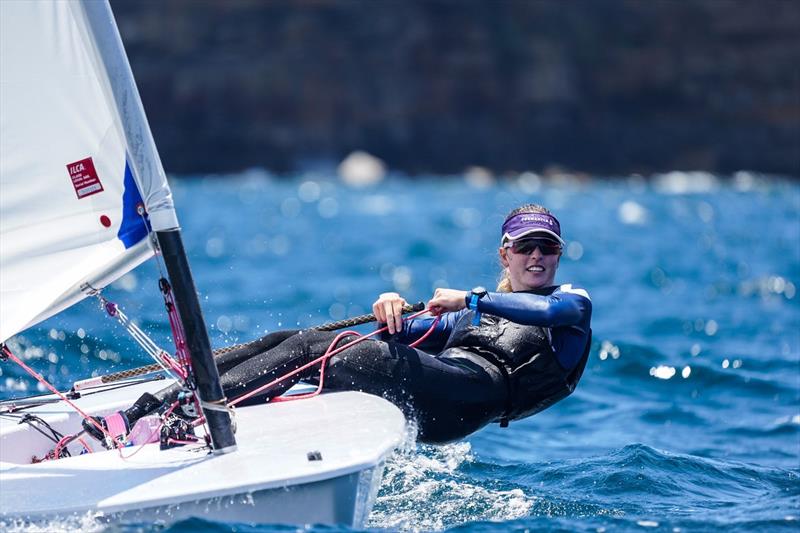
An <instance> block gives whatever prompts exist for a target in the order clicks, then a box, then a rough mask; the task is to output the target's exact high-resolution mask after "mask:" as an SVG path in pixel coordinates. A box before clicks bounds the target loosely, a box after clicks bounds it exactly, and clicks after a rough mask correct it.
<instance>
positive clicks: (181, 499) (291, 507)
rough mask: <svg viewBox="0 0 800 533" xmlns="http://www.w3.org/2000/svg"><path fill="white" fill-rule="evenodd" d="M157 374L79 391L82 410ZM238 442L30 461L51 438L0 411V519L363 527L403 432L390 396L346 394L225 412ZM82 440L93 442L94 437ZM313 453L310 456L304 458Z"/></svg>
mask: <svg viewBox="0 0 800 533" xmlns="http://www.w3.org/2000/svg"><path fill="white" fill-rule="evenodd" d="M166 383H167V382H165V381H158V382H151V383H147V384H142V385H137V386H134V387H126V388H124V389H120V390H116V391H108V392H103V393H102V394H97V395H91V396H85V397H83V398H81V399H79V400H78V401H77V402H76V403H77V404H78V405H79V406H80V407H81V408H82V409H84V410H85V411H87V412H89V413H90V414H99V413H108V412H111V411H114V410H117V409H122V408H125V407H127V406H129V405H130V404H131V402H132V401H133V400H134V399H135V398H137V397H138V395H139V394H141V393H142V392H144V391H145V390H149V391H154V390H158V389H159V388H161V387H163V386H165V384H166ZM24 412H25V413H30V414H34V415H36V416H39V417H41V418H42V419H44V420H47V421H48V423H49V424H50V425H51V427H53V428H54V429H56V430H57V431H60V432H62V433H65V434H68V433H74V432H76V430H77V428H78V427H79V426H80V419H79V417H78V415H77V414H76V413H74V412H72V411H71V410H70V408H69V407H68V406H63V405H62V404H60V403H59V404H51V405H45V406H40V407H36V408H32V409H26V410H25V411H24ZM236 413H237V414H236V423H237V426H238V431H237V434H236V437H237V443H238V449H237V451H236V452H233V453H229V454H223V455H210V454H208V453H207V450H206V449H205V448H203V447H201V446H199V445H190V446H183V447H178V448H173V449H170V450H164V451H162V450H159V445H158V444H148V445H145V446H144V447H142V448H141V449H139V447H129V448H125V449H124V450H123V451H122V453H121V454H120V453H119V452H118V451H101V452H96V453H92V454H85V455H77V454H78V453H79V451H80V448H81V447H80V446H78V445H72V446H70V451H71V452H72V453H73V457H70V458H65V459H60V460H58V461H47V462H43V463H37V464H30V459H31V456H32V455H36V456H41V455H43V454H44V453H46V452H47V451H48V450H49V449H52V447H53V443H52V442H51V441H49V440H48V439H46V438H44V437H43V436H42V435H41V434H40V433H39V432H37V431H35V430H33V429H32V428H31V427H30V426H29V425H28V424H19V423H18V419H16V420H15V419H12V418H9V417H8V416H3V417H2V418H0V461H2V463H0V516H1V517H2V518H3V519H4V520H9V519H12V520H16V519H22V520H25V521H31V522H39V521H41V520H50V519H62V518H70V517H74V516H78V517H82V516H85V515H87V514H89V515H91V516H96V517H97V518H98V519H100V520H110V521H118V520H124V521H128V520H133V521H141V520H143V519H145V520H148V521H150V520H163V521H165V522H172V521H175V520H180V519H183V518H188V517H191V516H198V517H203V518H206V519H209V520H221V521H236V522H252V523H292V524H305V523H324V524H345V525H349V526H355V527H359V526H361V525H363V523H364V521H365V520H366V518H367V516H368V514H369V511H370V509H371V507H372V503H373V502H374V498H375V494H376V493H377V489H378V486H379V484H380V479H381V476H382V472H383V463H384V461H385V459H386V458H387V456H388V455H389V454H391V453H392V451H393V450H394V448H395V447H397V445H398V444H399V443H400V442H401V440H402V438H403V436H404V432H405V419H404V418H403V415H402V413H400V411H399V410H398V409H397V408H396V407H394V406H393V405H392V404H390V403H389V402H387V401H385V400H383V399H381V398H378V397H375V396H369V395H366V394H362V393H357V392H342V393H332V394H324V395H320V396H317V397H315V398H312V399H307V400H300V401H295V402H285V403H277V404H272V405H258V406H252V407H244V408H239V409H237V411H236ZM90 444H91V445H92V446H93V447H94V448H95V450H97V449H99V443H96V442H94V441H92V442H90ZM310 452H319V455H321V457H322V459H321V460H310V459H309V453H310Z"/></svg>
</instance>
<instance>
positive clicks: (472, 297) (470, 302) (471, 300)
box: [464, 287, 489, 310]
mask: <svg viewBox="0 0 800 533" xmlns="http://www.w3.org/2000/svg"><path fill="white" fill-rule="evenodd" d="M488 292H489V291H487V290H486V289H485V288H483V287H475V288H474V289H472V291H471V292H470V293H469V294H467V296H466V298H465V299H464V300H465V301H466V304H467V308H468V309H473V310H477V309H478V300H480V299H481V298H483V297H484V296H486V294H487V293H488Z"/></svg>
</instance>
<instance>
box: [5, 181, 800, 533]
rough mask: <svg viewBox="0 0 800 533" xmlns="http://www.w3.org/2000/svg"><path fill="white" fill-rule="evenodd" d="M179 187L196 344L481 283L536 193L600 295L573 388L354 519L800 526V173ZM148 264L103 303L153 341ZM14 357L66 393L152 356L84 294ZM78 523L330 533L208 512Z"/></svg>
mask: <svg viewBox="0 0 800 533" xmlns="http://www.w3.org/2000/svg"><path fill="white" fill-rule="evenodd" d="M173 189H174V195H175V199H176V202H177V205H178V214H179V217H180V220H181V222H182V225H183V226H184V239H185V242H186V245H187V248H188V253H189V257H190V261H191V263H192V267H193V271H194V276H195V281H196V283H197V286H198V288H199V290H200V292H201V294H202V303H203V306H204V312H205V315H206V319H207V322H208V323H209V325H210V333H211V336H212V344H213V345H214V347H221V346H224V345H227V344H230V343H235V342H244V341H247V340H250V339H253V338H255V337H258V336H260V335H262V334H264V333H265V332H268V331H274V330H277V329H281V328H287V327H292V328H294V327H298V326H300V327H305V326H311V325H315V324H319V323H322V322H326V321H329V320H332V319H339V318H343V317H345V316H351V315H357V314H361V313H364V312H367V311H368V310H369V308H370V307H371V303H372V301H373V300H374V299H375V297H376V295H377V294H379V293H380V292H385V291H388V290H397V291H399V292H401V293H402V294H404V295H405V296H406V297H407V299H408V300H409V301H418V300H427V299H428V298H429V297H430V295H431V294H432V291H433V289H434V288H436V287H443V286H447V287H455V288H465V289H468V288H471V287H472V286H475V285H485V286H491V285H493V284H494V283H495V282H496V280H497V276H498V274H499V265H498V262H497V258H496V248H497V243H498V239H499V226H500V224H501V223H502V220H503V218H504V215H505V214H506V213H507V212H508V211H509V210H510V209H512V208H514V207H516V206H517V205H519V204H522V203H526V202H530V201H533V202H538V203H542V204H544V205H546V206H548V207H549V208H550V209H551V210H553V211H554V212H555V214H556V215H557V216H558V217H559V218H560V220H561V222H562V227H563V229H564V234H565V237H566V240H567V242H568V247H567V248H566V251H565V254H564V257H563V258H562V261H561V266H560V269H559V274H558V277H557V281H560V282H571V283H574V284H578V285H581V286H584V287H586V288H587V289H588V291H589V292H590V294H591V296H592V300H593V304H594V317H593V329H594V346H593V349H592V352H591V357H590V360H589V363H588V365H587V368H586V372H585V374H584V377H583V380H582V381H581V383H580V385H579V387H578V389H577V390H576V392H575V393H574V394H573V395H572V396H571V397H569V398H568V399H566V400H564V401H563V402H561V403H560V404H558V405H556V406H555V407H553V408H551V409H550V410H548V411H545V412H544V413H541V414H539V415H536V416H535V417H532V418H529V419H526V420H523V421H519V422H513V423H512V424H511V426H510V427H509V428H507V429H501V428H499V427H497V426H492V427H488V428H485V429H483V430H481V431H479V432H477V433H476V434H474V435H472V436H470V437H469V438H467V439H465V440H464V441H462V442H458V443H455V444H451V445H447V446H441V447H433V446H422V445H415V444H414V443H413V442H408V443H406V446H405V447H404V449H403V450H401V452H400V453H398V454H397V455H395V457H393V458H392V459H391V461H390V462H389V464H388V466H387V471H386V474H385V478H384V482H383V485H382V487H381V490H380V493H379V495H378V500H377V503H376V505H375V508H374V510H373V512H372V514H371V516H370V518H369V522H368V524H367V526H368V528H369V529H370V530H375V531H396V530H421V531H429V530H432V531H438V530H450V531H459V532H460V531H464V532H483V531H512V530H513V531H526V530H530V531H596V532H602V531H645V532H646V531H671V532H675V531H706V530H708V531H710V530H718V529H723V528H724V529H725V530H728V531H753V530H759V531H763V530H787V531H789V530H791V531H797V530H798V526H799V525H800V522H798V520H800V295H799V294H798V285H800V185H798V183H797V182H793V181H790V180H784V179H778V178H765V177H762V176H757V175H752V174H749V173H739V174H737V175H735V176H733V177H726V178H720V177H716V176H712V175H708V174H699V173H695V174H682V173H671V174H666V175H662V176H656V177H653V178H652V179H647V180H645V179H643V178H640V177H632V178H626V179H617V180H602V179H590V178H586V177H576V176H557V177H554V178H551V179H543V178H540V177H539V176H536V175H533V174H524V175H522V176H515V177H509V178H498V179H491V178H489V177H487V176H484V175H481V174H479V173H473V174H471V175H470V176H466V177H465V176H450V177H420V178H415V179H410V178H404V177H402V176H390V177H389V178H387V179H386V180H384V181H383V182H382V183H380V184H378V185H375V186H372V187H368V188H362V189H354V188H349V187H346V186H344V185H342V184H341V183H339V181H338V180H337V179H336V177H335V175H334V173H333V172H324V171H316V172H309V173H306V174H302V175H296V176H290V177H280V178H278V177H275V176H271V175H269V174H267V173H265V172H261V171H250V172H246V173H243V174H240V175H235V176H209V177H194V178H182V179H174V180H173ZM157 273H158V271H157V267H156V265H155V263H153V262H150V263H148V264H146V265H144V266H143V267H141V268H139V269H137V270H136V271H134V272H133V273H131V274H128V275H126V276H125V277H123V278H122V279H120V280H119V281H118V282H116V283H115V284H114V286H113V287H111V288H110V289H109V290H108V291H107V294H106V295H107V296H108V297H109V298H111V299H112V300H114V301H116V302H118V303H119V304H120V305H121V306H122V307H123V309H125V311H126V313H127V314H128V315H129V316H131V317H135V318H136V319H137V320H138V321H139V323H140V324H141V325H142V327H143V328H144V329H146V330H147V331H148V332H149V333H150V334H151V335H152V336H153V337H154V338H156V339H157V340H158V341H159V342H160V343H161V344H162V345H165V346H166V345H168V336H169V330H168V326H167V325H166V323H165V317H164V314H163V307H162V305H161V304H160V300H159V296H158V292H157V288H156V286H155V281H154V279H155V277H156V276H157ZM13 346H14V348H15V349H16V351H17V352H20V353H22V354H24V355H25V356H26V357H27V360H28V363H29V364H32V365H33V366H34V367H35V368H36V369H37V370H39V371H40V372H42V373H44V374H45V375H46V376H47V377H48V378H49V379H50V380H52V382H53V383H55V384H56V385H57V386H59V387H61V388H68V387H69V386H70V384H71V383H72V381H73V380H74V379H76V378H81V377H85V376H87V375H89V374H92V373H98V372H111V371H116V370H121V369H123V368H128V367H132V366H138V365H141V364H146V363H147V362H148V360H147V359H146V358H145V356H144V355H143V354H142V353H141V352H140V351H138V349H137V348H136V346H135V345H134V344H133V343H132V342H131V341H130V340H128V339H127V337H126V336H125V334H124V332H122V331H121V329H120V328H119V327H117V326H115V324H114V323H113V322H111V321H110V320H109V319H108V318H107V317H105V316H104V315H103V314H102V313H101V312H100V311H98V309H97V304H96V302H91V301H88V302H84V303H81V304H79V305H77V306H75V307H74V308H72V309H70V310H68V311H67V312H65V313H63V314H62V315H60V316H58V317H56V318H53V319H51V320H48V321H47V322H45V323H43V324H41V325H39V326H37V327H35V328H33V329H31V330H29V331H26V332H24V333H22V334H21V335H19V336H17V337H16V339H15V341H14V343H13ZM0 370H1V371H2V376H0V397H2V398H8V397H11V396H14V395H25V394H31V393H33V392H35V391H36V384H35V383H34V382H33V381H32V380H30V379H29V378H27V377H25V376H23V375H22V374H21V373H20V371H19V370H18V369H16V368H15V367H14V366H13V365H11V364H10V363H5V364H3V365H2V366H0ZM81 525H82V526H87V524H81ZM70 527H77V526H76V525H75V524H50V525H49V526H48V528H51V529H59V528H61V529H64V528H70ZM93 529H95V530H99V531H125V532H129V531H130V532H132V531H170V532H188V531H215V532H217V531H219V532H225V531H231V532H232V531H237V532H239V531H248V532H250V531H253V532H262V531H338V530H340V528H332V527H322V526H314V525H281V524H272V525H261V526H252V525H247V524H238V523H219V522H209V521H205V520H202V519H193V520H188V521H184V522H179V523H177V524H174V525H171V526H164V525H162V524H159V523H139V524H114V525H111V526H102V527H101V526H93ZM48 530H49V529H48Z"/></svg>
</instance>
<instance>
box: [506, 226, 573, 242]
mask: <svg viewBox="0 0 800 533" xmlns="http://www.w3.org/2000/svg"><path fill="white" fill-rule="evenodd" d="M537 234H539V235H547V236H548V237H552V238H554V239H555V240H557V241H558V242H559V243H561V245H562V246H564V245H565V244H566V243H565V242H564V239H562V238H561V237H559V236H558V235H557V234H556V233H555V232H553V231H550V230H549V229H544V228H536V229H529V230H525V231H521V232H519V233H517V234H512V233H506V234H505V235H503V241H502V242H506V241H517V240H519V239H522V238H523V237H530V236H531V235H537Z"/></svg>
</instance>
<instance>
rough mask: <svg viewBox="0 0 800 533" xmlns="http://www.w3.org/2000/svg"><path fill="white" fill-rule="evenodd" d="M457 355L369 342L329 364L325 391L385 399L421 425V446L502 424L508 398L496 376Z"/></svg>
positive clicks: (454, 438)
mask: <svg viewBox="0 0 800 533" xmlns="http://www.w3.org/2000/svg"><path fill="white" fill-rule="evenodd" d="M451 352H453V353H451ZM458 355H459V354H458V353H457V352H454V351H452V350H448V351H446V352H444V353H443V354H440V355H438V356H434V355H431V354H428V353H425V352H422V351H420V350H416V349H414V348H409V347H408V346H406V345H403V344H394V343H386V342H380V341H365V342H362V343H359V344H357V345H355V346H354V347H352V348H349V349H347V350H345V351H344V352H342V353H341V354H340V355H337V356H335V357H334V358H333V359H332V360H331V362H330V365H329V367H328V369H327V370H326V373H325V388H326V389H329V390H358V391H363V392H367V393H370V394H375V395H377V396H382V397H384V398H386V399H388V400H389V401H391V402H392V403H394V404H395V405H397V406H398V407H399V408H400V409H401V410H402V411H403V412H404V413H405V415H406V416H407V417H408V418H413V419H415V420H416V421H417V424H418V429H419V434H418V438H419V440H421V441H422V442H427V443H444V442H450V441H454V440H458V439H461V438H463V437H465V436H467V435H469V434H471V433H473V432H474V431H477V430H478V429H480V428H481V427H483V426H485V425H486V424H488V423H489V422H492V421H493V420H495V419H497V418H499V417H500V416H501V415H502V413H503V412H504V410H505V402H506V395H507V390H506V385H505V382H504V381H503V378H502V376H501V375H500V374H499V373H498V372H494V371H489V370H487V368H486V367H487V366H488V365H484V366H481V365H479V364H476V363H475V362H473V361H471V360H469V359H467V358H463V357H459V356H458Z"/></svg>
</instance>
